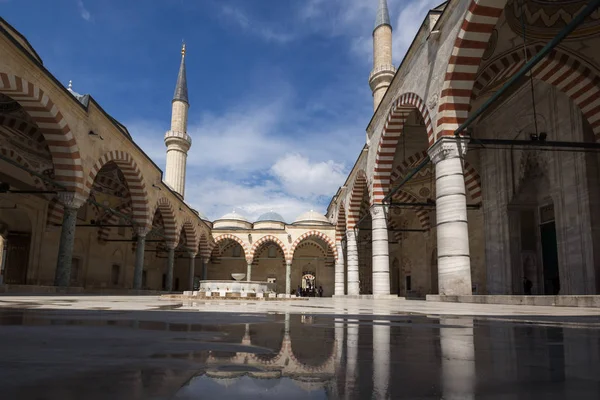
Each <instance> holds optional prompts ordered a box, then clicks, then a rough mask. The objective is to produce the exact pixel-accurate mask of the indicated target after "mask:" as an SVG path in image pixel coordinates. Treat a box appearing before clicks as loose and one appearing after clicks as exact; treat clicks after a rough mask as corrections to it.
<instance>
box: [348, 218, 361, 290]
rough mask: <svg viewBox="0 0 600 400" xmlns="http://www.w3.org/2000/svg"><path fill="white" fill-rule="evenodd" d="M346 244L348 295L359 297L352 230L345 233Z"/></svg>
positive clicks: (355, 244)
mask: <svg viewBox="0 0 600 400" xmlns="http://www.w3.org/2000/svg"><path fill="white" fill-rule="evenodd" d="M346 243H347V246H348V294H349V295H359V294H360V287H359V282H358V280H359V277H358V245H357V243H356V233H355V232H354V229H348V230H347V231H346Z"/></svg>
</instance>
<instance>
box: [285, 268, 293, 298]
mask: <svg viewBox="0 0 600 400" xmlns="http://www.w3.org/2000/svg"><path fill="white" fill-rule="evenodd" d="M291 292H292V260H285V295H286V297H287V296H289V295H290V293H291Z"/></svg>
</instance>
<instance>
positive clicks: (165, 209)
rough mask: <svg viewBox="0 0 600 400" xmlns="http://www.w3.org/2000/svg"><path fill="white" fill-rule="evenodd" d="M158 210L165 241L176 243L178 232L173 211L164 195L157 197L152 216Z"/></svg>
mask: <svg viewBox="0 0 600 400" xmlns="http://www.w3.org/2000/svg"><path fill="white" fill-rule="evenodd" d="M158 211H160V215H161V216H162V219H163V224H164V236H165V241H166V242H167V243H169V244H174V245H177V243H178V242H179V232H178V231H177V221H176V220H175V212H174V211H173V205H172V204H171V202H170V201H169V200H168V199H167V198H166V197H161V198H160V199H158V201H157V202H156V205H155V206H154V212H153V213H152V216H153V217H154V215H155V214H156V213H157V212H158Z"/></svg>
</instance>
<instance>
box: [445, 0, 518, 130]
mask: <svg viewBox="0 0 600 400" xmlns="http://www.w3.org/2000/svg"><path fill="white" fill-rule="evenodd" d="M506 1H507V0H471V4H470V5H469V10H468V11H467V13H466V16H465V18H464V20H463V22H462V24H461V27H460V30H459V32H458V36H457V37H456V40H455V41H454V47H453V49H452V55H451V56H450V60H449V61H448V68H447V69H446V75H445V78H444V83H443V85H442V91H441V93H440V101H439V106H438V114H437V125H436V130H435V139H436V140H437V139H439V138H440V137H441V136H452V135H454V131H456V129H458V127H459V126H460V125H461V124H462V123H463V122H465V121H466V120H467V118H468V117H469V109H470V106H471V92H472V90H473V84H474V83H475V78H476V76H477V71H478V70H479V65H480V64H481V60H482V58H483V54H484V52H485V50H486V48H487V47H488V42H489V40H490V36H491V35H492V31H493V30H494V27H495V26H496V23H497V22H498V19H499V18H500V15H502V11H503V10H504V7H505V6H506Z"/></svg>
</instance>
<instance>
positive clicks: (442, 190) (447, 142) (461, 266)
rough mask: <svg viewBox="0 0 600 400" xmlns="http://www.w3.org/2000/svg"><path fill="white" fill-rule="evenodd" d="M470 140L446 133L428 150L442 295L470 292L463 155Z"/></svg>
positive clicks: (439, 281)
mask: <svg viewBox="0 0 600 400" xmlns="http://www.w3.org/2000/svg"><path fill="white" fill-rule="evenodd" d="M467 143H468V141H467V140H466V139H463V138H459V139H457V138H454V137H442V138H440V139H439V140H438V141H437V142H436V143H435V144H434V145H433V146H431V147H430V148H429V150H428V153H429V157H431V160H432V161H433V163H434V164H435V192H436V222H437V225H436V227H437V245H438V253H437V257H438V285H439V292H440V294H441V295H470V294H472V292H471V257H470V253H469V226H468V223H467V197H466V192H465V177H464V172H463V158H464V157H465V156H466V153H467Z"/></svg>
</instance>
